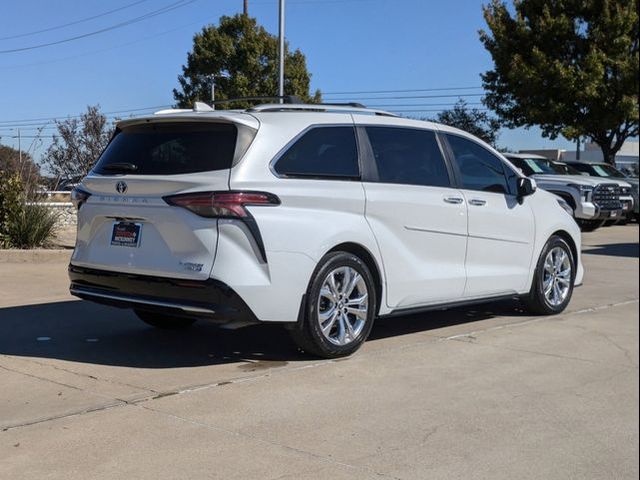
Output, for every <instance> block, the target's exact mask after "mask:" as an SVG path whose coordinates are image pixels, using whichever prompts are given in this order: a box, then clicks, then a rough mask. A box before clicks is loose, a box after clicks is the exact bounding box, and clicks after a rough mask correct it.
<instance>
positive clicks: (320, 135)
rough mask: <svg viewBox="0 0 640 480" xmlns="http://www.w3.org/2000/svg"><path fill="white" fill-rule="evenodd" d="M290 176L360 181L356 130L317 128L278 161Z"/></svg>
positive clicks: (279, 167) (281, 170) (281, 171)
mask: <svg viewBox="0 0 640 480" xmlns="http://www.w3.org/2000/svg"><path fill="white" fill-rule="evenodd" d="M274 170H275V171H276V173H278V174H279V175H283V176H286V177H313V178H358V177H359V176H360V169H359V167H358V147H357V144H356V137H355V130H354V128H353V127H347V126H344V127H342V126H337V127H313V128H311V129H310V130H308V131H307V132H306V133H304V134H303V135H302V136H301V137H300V138H299V139H298V140H296V142H295V143H294V144H293V145H291V147H289V149H288V150H287V151H286V152H285V153H284V154H283V155H282V156H281V157H280V158H279V159H278V160H277V161H276V164H275V166H274Z"/></svg>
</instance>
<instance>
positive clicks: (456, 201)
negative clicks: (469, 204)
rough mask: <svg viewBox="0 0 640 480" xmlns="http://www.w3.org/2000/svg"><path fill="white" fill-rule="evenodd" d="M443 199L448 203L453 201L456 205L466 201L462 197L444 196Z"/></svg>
mask: <svg viewBox="0 0 640 480" xmlns="http://www.w3.org/2000/svg"><path fill="white" fill-rule="evenodd" d="M443 200H444V201H445V202H446V203H452V204H454V205H460V204H461V203H462V202H463V201H464V200H462V199H461V198H460V197H444V199H443Z"/></svg>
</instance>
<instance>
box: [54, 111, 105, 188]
mask: <svg viewBox="0 0 640 480" xmlns="http://www.w3.org/2000/svg"><path fill="white" fill-rule="evenodd" d="M56 127H57V129H58V134H57V135H55V134H54V136H53V142H52V143H51V145H50V146H49V148H48V149H47V151H46V152H45V154H44V157H43V163H44V165H46V166H47V167H48V169H49V171H50V172H51V173H52V174H53V175H54V176H56V177H57V178H58V179H63V180H76V179H80V178H82V177H84V176H85V175H87V173H89V171H90V170H91V168H92V167H93V165H94V164H95V162H96V160H97V159H98V157H99V156H100V154H101V153H102V151H103V150H104V148H105V147H106V146H107V143H109V139H110V138H111V135H112V134H113V128H114V127H113V124H112V123H110V122H108V120H107V117H106V116H105V115H104V114H102V113H101V112H100V106H99V105H95V106H89V107H87V111H86V112H85V113H83V114H82V115H80V118H69V119H67V120H63V121H57V122H56Z"/></svg>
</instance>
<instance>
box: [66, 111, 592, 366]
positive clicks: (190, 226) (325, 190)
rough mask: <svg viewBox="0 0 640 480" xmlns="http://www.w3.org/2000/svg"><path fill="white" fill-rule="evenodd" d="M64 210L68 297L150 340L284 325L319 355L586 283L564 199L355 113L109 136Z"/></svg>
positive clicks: (285, 114)
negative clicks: (175, 333)
mask: <svg viewBox="0 0 640 480" xmlns="http://www.w3.org/2000/svg"><path fill="white" fill-rule="evenodd" d="M73 198H74V202H75V203H76V206H77V207H78V236H77V242H76V247H75V250H74V252H73V256H72V259H71V263H70V265H69V276H70V279H71V287H70V290H71V293H72V294H73V295H76V296H78V297H80V298H83V299H86V300H91V301H95V302H100V303H106V304H109V305H113V306H117V307H125V308H132V309H133V310H134V311H135V313H136V314H137V315H138V316H139V317H140V318H141V319H142V320H143V321H145V322H147V323H148V324H151V325H153V326H156V327H161V328H181V327H186V326H188V325H190V324H191V323H192V322H193V321H195V320H197V319H205V320H210V321H215V322H221V323H232V324H235V325H244V324H251V323H256V322H282V323H284V324H286V326H287V328H289V329H290V331H291V333H292V336H293V338H294V339H295V341H296V342H297V343H298V345H299V346H300V347H301V348H302V349H304V350H305V351H306V352H309V353H311V354H315V355H319V356H322V357H338V356H344V355H349V354H351V353H353V352H354V351H355V350H356V349H357V348H358V347H359V346H360V345H361V344H362V343H363V342H364V341H365V339H366V338H367V336H368V335H369V332H370V331H371V327H372V325H373V321H374V319H375V318H376V317H385V316H392V315H403V314H407V313H414V312H419V311H428V310H431V309H434V308H438V309H441V308H443V307H447V306H459V305H466V304H474V303H479V302H484V301H488V300H495V299H501V298H513V297H515V296H518V297H520V298H521V299H522V301H523V303H524V304H525V305H526V306H527V307H528V308H529V310H530V311H532V312H535V313H538V314H555V313H559V312H561V311H563V310H564V309H565V307H566V306H567V304H568V303H569V301H570V299H571V295H572V291H573V287H574V285H577V284H580V283H581V281H582V277H583V268H582V263H581V258H580V248H581V245H580V230H579V228H578V226H577V225H576V223H575V221H574V220H573V218H572V217H571V215H570V214H569V213H568V212H567V211H566V209H567V206H566V204H565V203H564V201H563V200H561V199H559V198H558V197H556V196H554V195H552V194H550V193H548V192H545V191H542V190H537V189H536V186H535V181H533V180H531V179H528V178H526V177H524V176H523V175H522V174H521V173H520V172H519V171H518V170H517V169H515V168H514V167H513V166H512V165H511V164H510V163H509V162H508V161H507V160H505V158H504V157H503V156H502V155H501V154H500V153H498V152H497V151H496V150H494V149H493V148H491V147H490V146H489V145H487V144H485V143H484V142H482V141H481V140H479V139H477V138H475V137H473V136H472V135H469V134H468V133H465V132H463V131H460V130H457V129H455V128H451V127H447V126H443V125H438V124H434V123H429V122H423V121H417V120H410V119H405V118H399V117H397V116H395V115H393V114H390V113H388V112H384V111H379V110H371V109H366V108H360V107H358V106H334V105H301V104H268V105H259V106H255V107H253V108H250V109H248V110H242V111H237V110H236V111H232V110H226V111H220V110H213V109H212V108H210V107H208V106H206V105H203V104H196V106H195V107H194V109H193V110H168V111H162V112H158V113H157V114H155V115H151V116H146V117H142V118H135V119H127V120H123V121H121V122H119V123H118V124H117V128H116V132H115V134H114V136H113V138H112V139H111V142H110V143H109V145H108V146H107V148H106V149H105V151H104V152H103V153H102V155H101V157H100V158H99V160H98V162H97V164H96V165H95V167H94V168H93V170H92V172H91V173H90V174H89V175H88V176H87V177H86V178H85V179H84V180H83V181H82V183H81V184H80V185H79V186H78V187H77V188H76V189H75V190H74V192H73Z"/></svg>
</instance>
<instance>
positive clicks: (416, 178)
mask: <svg viewBox="0 0 640 480" xmlns="http://www.w3.org/2000/svg"><path fill="white" fill-rule="evenodd" d="M366 131H367V135H368V136H369V141H370V143H371V147H372V149H373V155H374V158H375V162H376V167H377V170H378V180H379V181H380V182H383V183H401V184H406V185H429V186H435V187H448V186H450V184H451V183H450V180H449V174H448V172H447V167H446V164H445V161H444V158H443V156H442V152H441V151H440V147H439V146H438V142H437V140H436V134H435V132H432V131H429V130H419V129H412V128H389V127H366Z"/></svg>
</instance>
